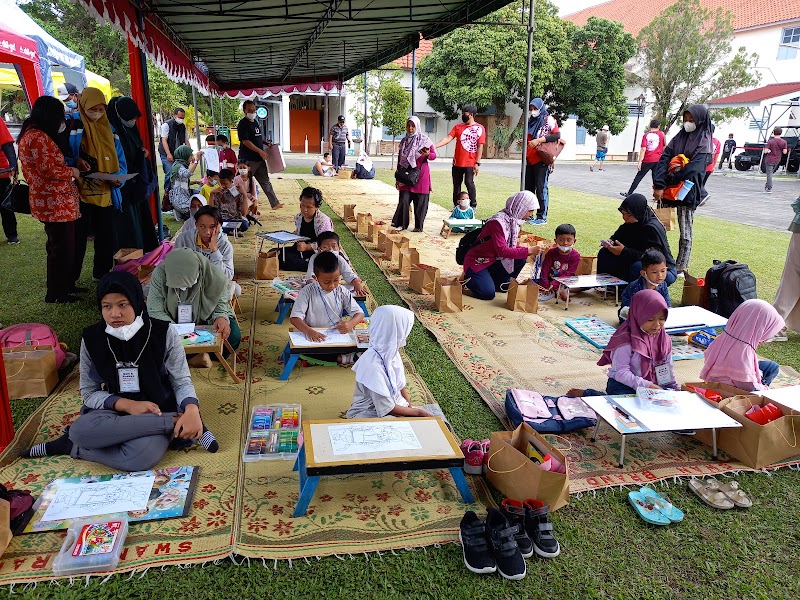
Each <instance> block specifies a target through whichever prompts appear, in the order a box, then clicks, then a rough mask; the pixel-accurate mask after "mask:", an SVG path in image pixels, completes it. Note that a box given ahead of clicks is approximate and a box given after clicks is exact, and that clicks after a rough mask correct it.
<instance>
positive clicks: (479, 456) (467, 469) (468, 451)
mask: <svg viewBox="0 0 800 600" xmlns="http://www.w3.org/2000/svg"><path fill="white" fill-rule="evenodd" d="M461 452H462V453H463V454H464V473H467V474H468V475H481V474H482V473H483V458H484V452H483V446H481V443H480V442H476V441H475V440H464V441H463V442H461Z"/></svg>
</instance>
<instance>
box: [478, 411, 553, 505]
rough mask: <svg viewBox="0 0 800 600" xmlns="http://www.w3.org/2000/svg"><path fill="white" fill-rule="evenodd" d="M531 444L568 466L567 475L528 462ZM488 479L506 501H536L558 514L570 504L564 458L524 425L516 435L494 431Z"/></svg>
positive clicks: (490, 447)
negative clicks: (528, 451) (556, 511)
mask: <svg viewBox="0 0 800 600" xmlns="http://www.w3.org/2000/svg"><path fill="white" fill-rule="evenodd" d="M531 441H534V442H535V445H536V446H537V447H538V448H539V449H540V452H541V451H542V450H546V453H547V454H551V455H553V456H554V457H555V458H556V459H558V460H560V461H561V463H562V464H564V465H567V472H566V473H553V472H552V471H543V470H542V469H541V468H539V465H537V464H536V463H535V462H533V461H532V460H531V459H529V458H528V455H527V449H528V445H529V444H530V442H531ZM486 478H487V479H488V480H489V481H490V482H491V483H492V485H493V486H494V487H495V488H497V490H498V491H499V492H501V493H502V494H503V496H505V497H507V498H517V499H519V500H527V499H528V498H534V499H536V500H541V501H542V502H544V503H545V504H547V505H549V506H550V510H551V511H553V510H558V509H559V508H561V507H562V506H566V505H567V503H568V502H569V465H568V464H567V459H566V458H564V455H563V454H562V453H561V452H559V450H558V449H556V448H555V446H553V445H552V444H550V443H549V442H548V441H547V440H546V439H544V438H543V437H542V436H541V435H539V434H538V433H537V432H536V431H534V430H533V429H532V428H531V427H530V425H528V424H527V423H522V424H521V425H520V426H519V427H517V428H516V429H515V430H514V431H495V432H494V433H492V436H491V443H490V445H489V461H488V463H487V469H486Z"/></svg>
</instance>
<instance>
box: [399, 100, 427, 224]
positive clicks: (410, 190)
mask: <svg viewBox="0 0 800 600" xmlns="http://www.w3.org/2000/svg"><path fill="white" fill-rule="evenodd" d="M397 157H398V158H397V166H398V167H399V168H401V169H409V168H411V169H419V180H418V181H417V183H416V184H415V185H405V184H403V183H400V182H399V181H398V182H396V183H395V184H394V187H396V188H397V189H398V190H399V191H400V199H399V201H398V203H397V210H396V211H395V213H394V217H392V227H393V228H394V229H395V230H398V231H402V230H403V229H408V226H409V222H408V211H409V207H410V205H411V203H412V202H413V203H414V229H413V230H412V231H414V232H415V233H421V232H422V227H423V226H424V224H425V215H426V214H427V213H428V202H429V201H430V195H431V190H432V189H433V188H431V168H430V166H429V165H428V161H429V160H435V159H436V150H435V149H434V147H433V142H432V141H431V138H429V137H428V136H427V135H425V133H424V132H423V131H422V126H421V125H420V123H419V118H418V117H415V116H413V117H409V119H408V121H406V137H404V138H403V139H402V140H401V141H400V147H399V148H398V149H397Z"/></svg>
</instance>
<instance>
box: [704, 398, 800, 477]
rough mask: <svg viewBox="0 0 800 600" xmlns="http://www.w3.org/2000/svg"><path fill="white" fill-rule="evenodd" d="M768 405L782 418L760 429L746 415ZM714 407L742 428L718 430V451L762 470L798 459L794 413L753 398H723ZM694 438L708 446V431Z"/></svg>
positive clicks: (798, 418) (799, 429)
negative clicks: (757, 407)
mask: <svg viewBox="0 0 800 600" xmlns="http://www.w3.org/2000/svg"><path fill="white" fill-rule="evenodd" d="M770 402H771V403H772V404H774V405H775V406H777V407H778V408H780V409H781V411H783V415H784V416H782V417H781V418H779V419H776V420H774V421H770V422H769V423H767V424H766V425H759V424H758V423H756V422H755V421H753V420H751V419H750V418H749V417H747V416H746V415H745V412H747V411H748V410H749V409H750V408H751V407H752V406H764V405H765V404H769V403H770ZM712 404H713V403H712ZM717 407H719V409H720V410H721V411H722V412H724V413H725V414H726V415H728V416H729V417H731V418H732V419H735V420H737V421H739V423H741V424H742V426H741V427H726V428H725V429H717V448H718V449H719V450H722V451H724V452H726V453H727V454H730V455H731V456H733V457H734V458H736V459H738V460H739V461H741V462H742V463H744V464H745V465H747V466H748V467H751V468H753V469H761V468H763V467H766V466H767V465H771V464H773V463H777V462H781V461H784V460H786V459H788V458H793V457H795V456H798V455H800V446H799V445H798V442H800V415H798V414H797V412H796V411H793V410H792V409H790V408H788V407H786V406H784V405H783V404H781V403H780V402H776V401H775V400H769V399H767V398H762V397H761V396H755V395H752V394H747V395H742V396H732V397H730V398H723V399H722V400H720V401H719V403H717ZM695 437H696V438H697V439H698V440H700V441H701V442H703V443H704V444H707V445H709V446H710V445H711V431H710V430H701V431H698V432H697V435H696V436H695Z"/></svg>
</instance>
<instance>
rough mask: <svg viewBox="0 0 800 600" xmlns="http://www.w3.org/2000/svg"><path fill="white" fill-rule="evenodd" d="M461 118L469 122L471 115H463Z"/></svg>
mask: <svg viewBox="0 0 800 600" xmlns="http://www.w3.org/2000/svg"><path fill="white" fill-rule="evenodd" d="M461 120H462V121H464V123H469V120H470V115H468V114H464V115H461Z"/></svg>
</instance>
